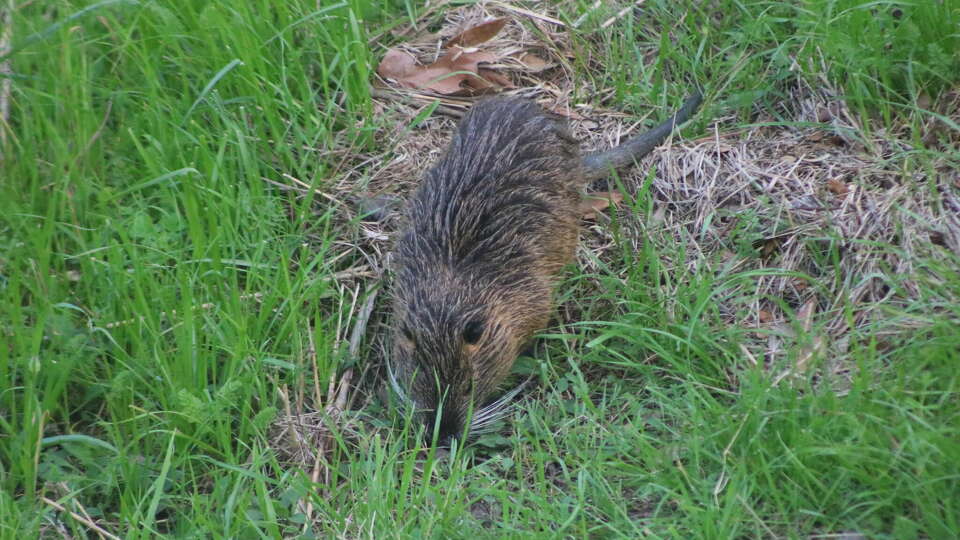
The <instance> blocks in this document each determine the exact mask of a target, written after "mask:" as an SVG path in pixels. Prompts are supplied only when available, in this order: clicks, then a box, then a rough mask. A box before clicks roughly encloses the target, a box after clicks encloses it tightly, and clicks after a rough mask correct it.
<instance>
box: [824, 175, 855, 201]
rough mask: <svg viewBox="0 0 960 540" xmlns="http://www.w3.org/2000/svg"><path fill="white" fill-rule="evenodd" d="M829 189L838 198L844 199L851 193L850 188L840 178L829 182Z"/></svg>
mask: <svg viewBox="0 0 960 540" xmlns="http://www.w3.org/2000/svg"><path fill="white" fill-rule="evenodd" d="M827 189H829V190H830V191H831V192H832V193H833V194H834V195H836V196H838V197H843V196H844V195H846V194H847V193H849V192H850V188H849V187H848V186H847V185H846V184H844V183H843V181H842V180H840V178H839V177H837V178H831V179H829V180H827Z"/></svg>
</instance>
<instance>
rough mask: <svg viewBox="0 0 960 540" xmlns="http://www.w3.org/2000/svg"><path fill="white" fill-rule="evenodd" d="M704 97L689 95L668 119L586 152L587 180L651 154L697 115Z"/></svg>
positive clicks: (595, 178)
mask: <svg viewBox="0 0 960 540" xmlns="http://www.w3.org/2000/svg"><path fill="white" fill-rule="evenodd" d="M701 101H703V95H702V94H701V93H700V92H696V93H695V94H693V95H691V96H690V97H688V98H687V100H686V101H684V102H683V106H682V107H680V110H679V111H677V113H676V114H674V115H673V116H672V117H670V119H669V120H667V121H666V122H664V123H662V124H660V125H659V126H657V127H655V128H653V129H651V130H650V131H648V132H646V133H644V134H642V135H637V136H636V137H634V138H632V139H630V140H628V141H627V142H625V143H623V144H621V145H620V146H618V147H616V148H611V149H610V150H606V151H603V152H594V153H593V154H590V155H588V156H585V157H584V158H583V171H584V176H585V180H586V181H587V182H592V181H594V180H597V179H600V178H603V177H604V176H606V175H607V174H609V173H610V170H611V169H619V168H621V167H626V166H627V165H630V164H631V163H633V162H634V161H637V160H638V159H640V158H642V157H643V156H645V155H647V154H649V153H650V151H651V150H653V149H654V148H656V147H657V145H658V144H660V143H662V142H663V141H664V140H665V139H666V138H667V136H668V135H670V133H671V132H672V131H673V129H674V127H676V126H679V125H680V124H682V123H684V122H686V121H687V120H689V119H690V117H691V116H693V113H695V112H696V111H697V108H698V107H700V102H701Z"/></svg>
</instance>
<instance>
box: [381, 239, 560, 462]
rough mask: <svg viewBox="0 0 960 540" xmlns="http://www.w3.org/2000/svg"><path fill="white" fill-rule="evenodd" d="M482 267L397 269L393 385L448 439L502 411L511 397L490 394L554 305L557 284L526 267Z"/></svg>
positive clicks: (431, 428) (479, 427)
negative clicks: (529, 272)
mask: <svg viewBox="0 0 960 540" xmlns="http://www.w3.org/2000/svg"><path fill="white" fill-rule="evenodd" d="M409 240H410V241H412V242H415V241H416V240H415V239H413V238H411V239H409ZM476 270H477V271H476V272H467V273H461V272H457V271H455V270H452V269H447V268H436V267H433V268H426V267H423V266H419V265H405V266H403V267H401V268H400V269H399V271H398V273H397V275H396V281H395V284H396V287H395V293H394V298H393V302H394V305H393V313H394V322H393V329H394V331H393V351H392V355H391V362H390V367H391V370H392V373H391V377H392V382H393V386H394V389H395V390H396V392H397V394H398V395H399V396H400V397H401V399H405V401H407V403H408V404H409V405H411V406H413V407H414V410H415V411H416V414H417V416H418V419H419V420H421V421H422V422H423V423H424V424H425V426H426V437H427V439H432V437H433V435H434V429H435V428H436V429H438V433H437V435H438V440H439V441H440V442H441V443H442V444H447V443H448V442H449V440H450V439H451V438H460V437H462V436H463V435H465V434H466V433H467V432H470V433H473V434H476V433H478V432H482V431H483V428H485V427H487V426H488V425H489V424H490V423H491V422H492V421H493V420H495V419H496V418H497V417H498V413H499V412H500V411H501V410H503V409H502V405H504V404H506V402H507V401H508V399H501V400H499V401H496V402H493V403H490V402H489V398H490V397H491V396H492V395H493V394H494V392H495V390H496V389H497V387H498V386H499V385H500V383H501V382H502V381H503V380H504V379H505V378H506V377H507V375H508V374H509V373H510V369H511V367H512V366H513V363H514V360H515V359H516V358H517V356H518V355H519V354H520V352H521V351H522V350H523V349H524V348H525V347H526V346H527V344H528V343H529V342H530V340H531V339H532V337H533V334H534V333H535V332H536V331H538V330H539V329H541V328H543V327H544V326H545V325H546V322H547V317H548V314H549V313H550V309H551V303H550V293H551V291H550V288H549V286H545V285H546V284H543V283H537V282H536V280H531V279H530V276H528V275H524V272H516V273H512V272H504V271H503V270H502V269H500V270H497V271H496V272H493V271H490V269H484V268H482V267H479V268H477V269H476ZM511 397H512V396H511ZM468 422H469V423H470V425H469V426H468V425H467V424H468Z"/></svg>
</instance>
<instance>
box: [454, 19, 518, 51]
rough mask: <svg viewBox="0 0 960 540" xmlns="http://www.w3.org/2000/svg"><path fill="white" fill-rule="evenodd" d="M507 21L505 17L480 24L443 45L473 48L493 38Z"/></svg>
mask: <svg viewBox="0 0 960 540" xmlns="http://www.w3.org/2000/svg"><path fill="white" fill-rule="evenodd" d="M507 21H508V19H507V18H506V17H500V18H499V19H493V20H490V21H487V22H484V23H480V24H478V25H476V26H474V27H473V28H468V29H466V30H464V31H463V32H460V33H459V34H457V35H456V36H453V37H452V38H450V39H449V40H448V41H447V42H446V43H445V44H444V47H450V46H453V45H460V46H461V47H474V46H476V45H479V44H480V43H483V42H484V41H488V40H489V39H491V38H492V37H493V36H495V35H497V34H498V33H499V32H500V30H502V29H503V26H504V25H505V24H507Z"/></svg>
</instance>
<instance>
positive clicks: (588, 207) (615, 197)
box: [580, 191, 623, 219]
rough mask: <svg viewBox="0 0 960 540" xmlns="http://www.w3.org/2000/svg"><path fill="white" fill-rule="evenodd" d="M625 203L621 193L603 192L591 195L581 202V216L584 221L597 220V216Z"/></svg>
mask: <svg viewBox="0 0 960 540" xmlns="http://www.w3.org/2000/svg"><path fill="white" fill-rule="evenodd" d="M621 202H623V194H622V193H620V192H619V191H603V192H598V193H589V194H587V196H586V197H584V199H583V200H582V201H580V214H581V215H582V216H583V219H597V214H599V213H600V212H603V211H604V210H606V209H607V208H609V207H610V204H611V203H612V204H613V205H614V206H616V205H619V204H620V203H621Z"/></svg>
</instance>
